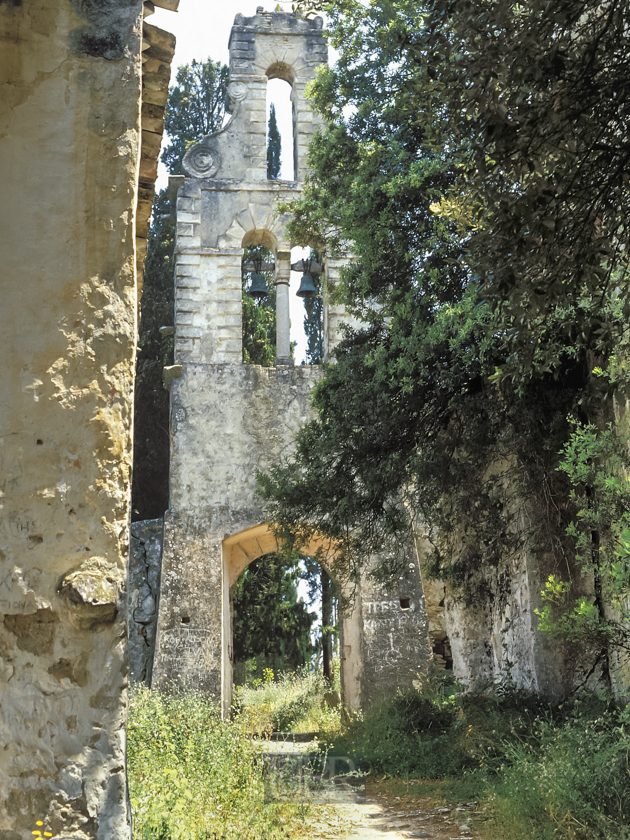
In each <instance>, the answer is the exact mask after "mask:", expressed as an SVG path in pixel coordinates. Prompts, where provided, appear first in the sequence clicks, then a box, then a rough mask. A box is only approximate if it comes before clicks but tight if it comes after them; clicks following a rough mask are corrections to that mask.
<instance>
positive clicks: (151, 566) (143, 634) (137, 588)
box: [127, 519, 164, 686]
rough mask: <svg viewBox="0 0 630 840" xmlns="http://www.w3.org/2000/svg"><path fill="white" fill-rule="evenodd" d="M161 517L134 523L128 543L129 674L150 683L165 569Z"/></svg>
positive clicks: (137, 679) (132, 679)
mask: <svg viewBox="0 0 630 840" xmlns="http://www.w3.org/2000/svg"><path fill="white" fill-rule="evenodd" d="M163 531H164V522H163V520H162V519H147V520H145V521H142V522H133V523H132V525H131V544H130V547H129V587H128V589H129V591H128V595H127V615H128V618H127V620H128V622H129V678H130V680H131V681H132V682H143V683H146V685H149V686H150V685H151V672H152V669H153V654H154V652H155V631H156V627H157V610H158V601H159V597H160V575H161V571H162V534H163Z"/></svg>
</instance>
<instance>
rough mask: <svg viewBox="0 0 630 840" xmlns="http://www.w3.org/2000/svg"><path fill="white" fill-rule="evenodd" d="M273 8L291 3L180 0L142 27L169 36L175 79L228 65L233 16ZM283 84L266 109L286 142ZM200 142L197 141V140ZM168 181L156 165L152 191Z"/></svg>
mask: <svg viewBox="0 0 630 840" xmlns="http://www.w3.org/2000/svg"><path fill="white" fill-rule="evenodd" d="M277 5H279V6H280V8H281V9H282V10H283V11H286V12H290V11H291V0H284V2H280V3H278V2H277V0H273V2H272V1H271V0H224V2H217V0H181V2H180V5H179V11H178V12H169V11H167V10H165V9H160V8H158V7H157V6H156V9H155V14H154V15H151V16H150V17H149V18H148V19H147V23H150V24H152V25H154V26H158V27H160V29H165V30H166V31H167V32H172V33H173V34H174V35H175V37H176V39H177V44H176V47H175V57H174V59H173V64H172V68H173V69H172V77H171V81H172V80H173V79H174V78H175V73H176V70H177V68H178V67H180V66H181V65H182V64H190V62H191V61H192V60H193V59H196V60H197V61H206V60H207V59H208V58H211V59H212V60H213V61H220V62H222V63H224V64H227V63H228V60H229V54H228V41H229V37H230V30H231V28H232V25H233V24H234V18H235V16H236V15H237V14H239V13H240V14H243V15H245V16H246V17H249V16H252V15H255V14H256V9H257V7H259V6H262V7H263V8H264V9H265V11H272V10H274V9H275V8H276V6H277ZM289 90H290V89H289V85H288V84H287V83H286V82H282V81H280V80H273V81H272V82H270V83H269V97H268V107H269V104H270V103H271V102H272V101H273V102H274V104H275V106H276V116H277V119H278V127H279V129H280V132H281V134H282V136H283V137H287V138H290V137H291V133H292V121H291V105H290V100H289ZM200 139H201V138H200ZM280 176H281V177H282V178H286V179H288V180H290V179H292V178H293V162H292V152H291V144H290V141H288V142H285V143H283V148H282V169H281V172H280ZM167 182H168V175H167V172H166V169H165V167H164V166H163V164H160V167H159V174H158V181H157V185H156V186H157V189H162V188H163V187H165V186H166V184H167ZM301 256H302V250H301V249H294V251H293V252H292V257H293V259H294V261H295V260H299V259H300V257H301ZM300 276H301V275H300V274H297V273H296V272H292V274H291V313H290V314H291V340H292V341H297V347H296V350H295V359H296V363H297V364H299V363H300V362H301V361H302V360H303V358H304V352H305V347H306V339H305V336H304V329H303V319H304V306H303V303H302V300H301V299H300V298H298V297H296V295H295V292H296V291H297V289H298V287H299V283H300Z"/></svg>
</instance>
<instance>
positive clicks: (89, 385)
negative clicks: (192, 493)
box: [0, 0, 143, 840]
mask: <svg viewBox="0 0 630 840" xmlns="http://www.w3.org/2000/svg"><path fill="white" fill-rule="evenodd" d="M142 13H143V4H142V2H141V0H105V2H99V3H94V2H84V1H83V0H81V2H80V1H79V0H30V2H28V3H20V2H14V3H4V4H2V5H1V6H0V79H1V82H0V84H1V85H2V96H1V97H0V160H1V161H2V163H3V166H2V202H1V203H0V229H1V230H2V245H3V247H2V271H3V280H4V283H3V319H2V332H3V340H2V346H3V350H4V357H3V363H2V366H1V369H2V372H1V374H0V376H1V379H2V385H1V388H2V400H0V429H1V430H2V433H1V435H0V509H1V512H0V675H1V680H0V715H1V717H2V726H1V727H0V731H1V732H2V744H1V747H0V755H1V758H0V836H2V837H7V838H9V837H20V838H25V837H30V836H32V835H31V832H32V831H33V830H35V829H36V821H37V820H41V821H43V822H44V827H43V829H42V831H50V832H52V833H53V834H54V836H56V837H72V838H74V840H81V838H107V840H112V839H114V840H118V838H120V839H121V840H122V838H128V837H129V834H130V824H129V815H128V809H127V801H126V784H125V767H124V765H125V755H124V750H125V738H124V724H125V716H126V687H127V650H126V647H127V646H126V622H125V577H126V557H127V550H128V545H127V543H128V505H129V489H130V482H129V471H130V466H131V435H130V429H131V416H132V393H133V364H134V350H135V330H136V249H135V226H134V218H135V213H136V206H137V199H138V169H139V162H140V143H141V127H140V110H141V89H142V75H141V68H142V61H141V50H142Z"/></svg>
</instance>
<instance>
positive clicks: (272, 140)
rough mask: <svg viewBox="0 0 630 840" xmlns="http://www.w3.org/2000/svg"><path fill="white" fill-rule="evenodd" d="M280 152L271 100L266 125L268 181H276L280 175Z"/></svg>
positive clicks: (280, 143) (280, 142)
mask: <svg viewBox="0 0 630 840" xmlns="http://www.w3.org/2000/svg"><path fill="white" fill-rule="evenodd" d="M281 152H282V141H281V139H280V132H279V131H278V121H277V120H276V106H275V105H274V104H273V102H272V103H271V108H270V110H269V123H268V125H267V178H268V179H269V180H270V181H276V180H277V179H278V178H279V177H280V163H281V161H280V155H281Z"/></svg>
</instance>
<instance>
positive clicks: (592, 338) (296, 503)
mask: <svg viewBox="0 0 630 840" xmlns="http://www.w3.org/2000/svg"><path fill="white" fill-rule="evenodd" d="M296 6H297V7H298V8H300V9H302V10H303V11H305V12H308V11H309V9H313V8H318V9H324V10H325V11H327V13H328V15H329V19H330V37H331V43H332V45H333V46H334V47H336V48H337V49H338V50H339V52H340V57H339V60H338V62H337V64H336V66H335V67H333V68H328V69H324V70H323V71H322V72H321V74H320V76H319V78H318V79H317V80H316V82H315V83H314V84H313V85H312V89H311V93H312V95H313V98H314V103H315V106H316V108H317V109H318V110H319V112H320V114H321V115H322V117H323V118H324V120H325V129H324V131H323V132H322V133H321V134H320V135H319V136H318V137H317V138H316V139H315V141H314V143H313V144H312V146H311V152H310V163H311V166H312V169H313V174H312V176H311V177H310V179H309V181H308V183H307V185H306V188H305V191H304V194H303V198H302V200H300V201H299V202H297V204H296V205H295V206H294V208H293V209H294V211H295V217H294V219H295V220H294V224H293V232H294V235H295V238H296V239H301V240H303V241H312V242H315V243H318V247H320V245H321V247H322V248H323V247H326V248H327V249H328V252H329V253H331V252H332V253H333V254H344V253H349V252H352V254H353V255H354V257H356V259H355V260H353V261H352V263H351V265H350V266H349V267H348V268H347V269H346V270H345V272H344V275H343V279H342V283H341V284H340V287H339V288H338V289H336V294H337V295H338V296H339V299H341V300H342V301H343V302H344V303H345V305H346V306H347V307H348V308H349V309H350V311H352V312H353V313H354V314H355V315H357V316H358V317H359V318H361V319H362V320H363V329H362V330H359V331H349V333H348V335H347V337H346V339H345V341H344V342H343V343H342V344H341V346H340V347H339V349H338V351H337V353H336V360H335V361H336V364H335V365H334V366H333V367H331V368H330V369H329V371H328V374H327V377H326V379H325V381H324V382H323V383H322V384H321V385H320V386H319V387H318V389H317V391H316V394H315V401H314V405H315V409H316V412H317V417H316V419H315V420H314V421H313V422H311V423H310V424H308V425H307V426H306V427H305V428H304V429H303V430H302V431H301V432H300V434H299V436H298V445H297V452H296V456H295V458H294V459H293V460H291V461H290V462H288V463H286V464H284V465H281V466H279V467H277V468H276V469H274V470H272V471H271V472H270V473H269V474H268V475H267V476H263V477H261V486H262V491H263V493H264V495H265V496H266V497H267V499H268V502H269V516H270V519H272V520H274V521H277V522H279V523H280V533H281V535H282V536H283V537H284V538H285V539H286V540H287V542H288V543H289V544H290V545H291V546H292V547H295V545H298V546H299V544H300V543H301V542H302V541H303V540H306V539H308V538H309V536H310V535H311V533H312V531H314V530H318V531H319V532H323V533H327V534H329V535H330V536H332V537H333V538H334V539H335V540H336V541H337V544H338V545H339V546H341V548H342V554H343V556H344V558H345V560H346V561H347V563H348V564H349V566H350V567H352V566H353V565H355V564H356V565H358V564H360V563H361V561H362V558H363V557H365V556H367V555H369V554H375V553H378V552H379V551H382V550H383V549H384V547H385V546H387V553H386V557H387V559H388V562H387V564H385V565H384V566H383V569H382V572H383V575H384V576H385V577H391V576H392V575H393V574H395V573H396V559H397V553H396V550H395V547H396V543H397V540H398V539H399V537H400V535H401V534H403V533H404V532H405V531H406V530H407V529H408V511H411V513H412V515H413V516H415V517H416V521H417V522H421V523H423V525H424V527H425V529H426V537H427V539H428V541H429V543H430V544H431V546H432V552H431V557H430V558H429V562H430V565H431V567H432V569H433V571H434V573H435V574H437V575H440V576H441V577H443V578H446V579H449V580H450V581H451V582H452V583H453V584H455V585H456V586H458V587H459V588H460V590H461V591H462V592H463V593H464V595H467V596H468V597H469V598H472V597H474V595H475V591H474V587H473V584H474V583H475V582H478V581H479V576H478V575H476V574H475V573H476V572H477V571H478V570H480V569H484V568H487V567H488V566H492V565H497V564H499V563H500V562H501V561H502V560H504V559H505V558H506V557H508V556H509V555H510V553H511V552H513V551H515V550H517V549H519V548H521V547H525V546H526V547H527V548H528V549H529V550H530V551H535V552H539V553H540V554H541V555H542V554H543V553H544V555H545V556H546V557H547V558H553V563H554V564H555V568H556V570H557V572H558V574H560V573H561V572H562V574H563V575H564V578H563V579H566V570H567V569H569V574H570V576H572V575H574V574H575V568H576V565H577V566H579V565H580V563H583V562H587V564H588V570H589V574H591V575H592V576H593V579H594V581H595V584H594V585H595V590H596V592H597V591H602V590H603V587H605V585H606V579H607V578H608V577H610V574H611V570H612V566H611V565H610V562H609V559H610V557H611V556H612V555H610V554H609V555H606V554H605V553H604V552H602V551H600V550H599V549H598V548H597V544H598V543H603V542H607V541H608V540H609V533H608V532H607V533H604V531H605V530H606V529H607V528H609V527H613V530H615V529H616V532H617V534H618V535H620V534H622V533H623V529H622V528H619V527H618V525H615V526H611V525H610V523H606V522H605V521H604V519H601V520H600V522H599V525H598V528H599V527H601V529H602V533H601V534H600V532H599V531H598V530H596V531H592V532H591V535H590V539H591V541H592V542H593V543H594V544H595V545H594V546H592V550H589V551H588V552H587V553H585V552H584V551H583V550H582V549H583V547H582V548H580V546H578V547H577V548H578V551H577V555H578V556H576V538H577V531H579V525H572V524H571V523H572V522H573V523H575V522H579V517H578V511H579V510H580V509H581V508H580V499H579V498H578V496H580V495H581V496H583V497H587V498H588V499H589V508H591V509H592V508H593V506H594V505H595V506H596V504H597V499H596V494H597V493H599V492H600V490H599V488H598V487H597V486H596V483H587V484H583V485H582V487H581V489H579V490H576V483H575V481H574V478H573V477H572V475H571V474H570V473H568V472H567V471H566V470H563V469H561V468H560V467H561V460H562V457H563V456H561V454H560V453H561V452H562V451H565V452H566V451H568V448H571V447H572V446H578V447H579V446H580V445H581V443H583V442H584V432H585V430H587V429H589V428H593V429H596V434H597V435H599V434H600V433H602V432H603V431H604V430H605V429H606V428H607V424H608V423H609V422H612V421H613V420H614V413H615V412H614V404H615V400H617V401H620V402H623V401H624V400H625V398H626V395H627V392H628V377H627V362H626V360H627V356H628V354H627V345H628V327H627V324H628V314H629V313H630V294H629V293H630V284H628V270H629V265H628V249H629V248H630V231H629V229H628V225H627V215H626V208H627V205H628V200H629V198H630V176H629V175H628V172H627V169H628V160H629V158H628V149H629V148H630V137H629V135H628V130H629V129H628V126H629V125H630V120H629V119H628V117H629V116H630V114H629V113H628V108H630V105H629V103H630V95H629V94H630V90H629V85H630V72H629V71H630V66H629V65H630V59H629V57H628V56H629V55H630V51H629V50H628V47H629V46H630V44H629V43H628V38H629V36H628V32H629V31H630V29H629V27H628V23H629V21H628V9H627V8H626V7H625V6H623V4H622V5H620V4H616V3H614V2H612V0H610V2H604V3H602V2H595V0H590V2H587V3H583V2H577V0H562V2H556V3H550V2H548V0H529V2H527V3H521V4H510V3H507V4H506V3H501V2H498V0H497V2H490V3H486V4H484V5H483V6H482V7H480V6H479V4H470V3H465V2H455V3H452V2H450V0H448V2H447V0H429V2H426V3H422V4H420V6H419V5H418V3H416V2H413V0H375V2H373V3H370V4H369V5H367V6H366V5H365V4H363V3H361V2H358V0H335V2H320V3H297V4H296ZM571 418H576V419H577V425H576V424H575V423H573V421H572V419H571ZM618 433H621V432H618ZM600 466H602V465H601V464H600ZM576 492H577V495H576ZM403 496H404V500H405V502H406V505H407V508H406V509H405V507H404V506H403V504H402V500H403ZM527 523H532V525H531V527H530V526H529V525H528V524H527ZM567 529H568V531H567ZM572 529H573V530H572ZM576 529H577V531H576ZM618 547H620V548H621V549H622V544H621V543H619V546H618ZM622 550H623V549H622ZM400 556H401V557H402V556H404V552H401V553H400ZM607 557H608V559H607ZM622 560H623V558H622ZM615 562H621V561H619V560H618V561H615ZM623 562H624V563H625V560H623ZM624 574H625V572H624ZM471 587H473V588H471ZM594 607H595V613H596V615H595V620H596V622H597V623H598V624H599V625H602V624H604V623H605V620H606V617H605V616H604V614H603V610H602V600H601V598H600V599H599V602H598V597H597V595H596V597H595V601H594Z"/></svg>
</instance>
